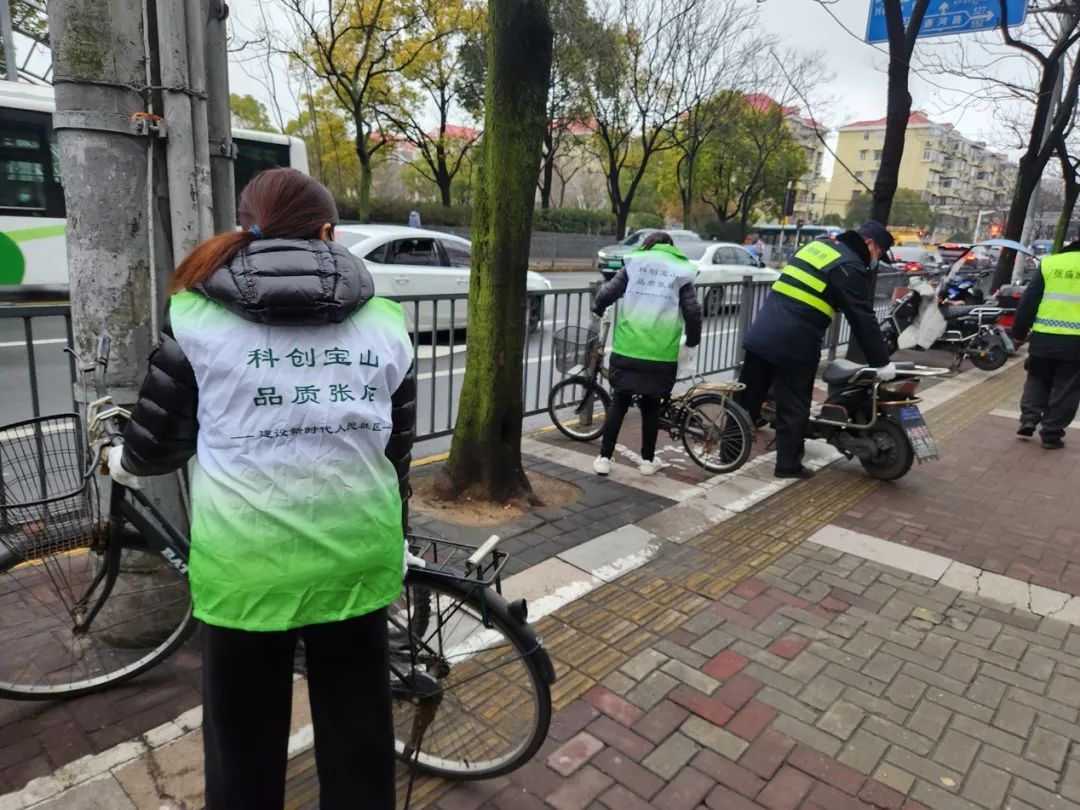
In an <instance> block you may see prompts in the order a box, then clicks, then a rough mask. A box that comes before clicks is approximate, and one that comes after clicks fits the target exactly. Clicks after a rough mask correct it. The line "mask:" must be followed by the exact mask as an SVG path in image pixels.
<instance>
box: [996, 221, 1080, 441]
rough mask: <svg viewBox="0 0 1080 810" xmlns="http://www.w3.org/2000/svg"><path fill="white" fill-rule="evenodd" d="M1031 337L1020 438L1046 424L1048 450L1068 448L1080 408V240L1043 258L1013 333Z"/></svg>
mask: <svg viewBox="0 0 1080 810" xmlns="http://www.w3.org/2000/svg"><path fill="white" fill-rule="evenodd" d="M1029 333H1030V335H1031V346H1030V347H1029V349H1028V358H1027V362H1025V363H1024V368H1026V369H1027V381H1026V382H1025V383H1024V393H1023V396H1022V397H1021V399H1020V428H1019V429H1018V430H1017V431H1016V432H1017V434H1018V435H1020V436H1024V437H1027V436H1033V435H1035V430H1036V428H1038V427H1039V426H1040V425H1041V426H1042V429H1041V430H1040V432H1039V435H1040V438H1041V439H1042V446H1043V447H1045V448H1046V449H1047V450H1059V449H1061V448H1062V447H1064V446H1065V429H1066V428H1067V427H1068V426H1069V424H1070V423H1071V422H1072V421H1073V419H1075V418H1076V411H1077V407H1078V406H1080V240H1078V241H1075V242H1073V243H1071V244H1070V245H1069V246H1068V247H1066V248H1064V249H1063V250H1062V251H1061V252H1060V253H1055V254H1053V255H1050V256H1045V257H1043V260H1042V262H1041V264H1040V267H1039V272H1038V273H1037V274H1036V275H1035V277H1034V278H1033V279H1032V280H1031V282H1030V283H1029V284H1028V286H1027V289H1026V290H1024V294H1023V295H1022V296H1021V297H1020V303H1019V304H1018V305H1017V307H1016V319H1015V321H1014V323H1013V328H1012V334H1013V337H1014V338H1016V339H1017V340H1020V341H1022V340H1024V339H1026V338H1027V337H1028V334H1029Z"/></svg>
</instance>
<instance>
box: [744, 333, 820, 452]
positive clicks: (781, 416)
mask: <svg viewBox="0 0 1080 810" xmlns="http://www.w3.org/2000/svg"><path fill="white" fill-rule="evenodd" d="M815 374H817V366H816V365H812V364H809V363H803V364H796V365H789V366H778V365H775V364H773V363H770V362H769V361H768V360H766V359H765V358H763V357H761V356H759V355H756V354H754V353H753V352H747V353H746V358H745V360H744V361H743V367H742V372H741V373H740V374H739V382H741V383H742V384H743V385H745V386H746V388H745V389H743V390H742V391H740V392H739V393H738V394H736V395H735V400H736V402H738V403H739V404H740V405H742V406H743V407H744V408H745V409H746V411H747V413H749V414H750V418H751V419H752V420H754V421H755V422H756V421H757V420H758V419H760V418H761V406H762V404H763V403H764V402H765V399H766V398H767V397H768V396H769V391H770V389H771V390H772V393H773V396H774V398H775V400H776V424H775V428H776V471H777V472H795V471H796V470H798V469H799V468H800V467H801V466H802V459H803V453H804V445H805V437H806V428H807V424H808V423H809V421H810V401H811V399H812V398H813V396H814V375H815Z"/></svg>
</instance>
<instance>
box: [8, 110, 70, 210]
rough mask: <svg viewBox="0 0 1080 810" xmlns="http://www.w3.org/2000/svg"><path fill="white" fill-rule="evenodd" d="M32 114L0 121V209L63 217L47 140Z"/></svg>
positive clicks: (45, 128) (59, 191)
mask: <svg viewBox="0 0 1080 810" xmlns="http://www.w3.org/2000/svg"><path fill="white" fill-rule="evenodd" d="M35 116H36V117H38V118H46V119H47V118H48V116H42V115H40V114H35V113H24V114H23V115H21V116H19V117H18V118H15V119H14V120H3V121H0V212H2V213H4V214H7V215H16V216H30V217H42V216H52V217H55V216H63V215H64V202H63V193H62V191H61V189H60V185H59V183H58V182H56V180H55V179H54V178H55V177H56V172H55V171H54V166H53V156H52V153H51V145H50V143H49V140H50V139H49V134H50V133H49V130H48V128H47V126H46V125H45V123H37V122H36V121H34V120H30V119H33V118H35Z"/></svg>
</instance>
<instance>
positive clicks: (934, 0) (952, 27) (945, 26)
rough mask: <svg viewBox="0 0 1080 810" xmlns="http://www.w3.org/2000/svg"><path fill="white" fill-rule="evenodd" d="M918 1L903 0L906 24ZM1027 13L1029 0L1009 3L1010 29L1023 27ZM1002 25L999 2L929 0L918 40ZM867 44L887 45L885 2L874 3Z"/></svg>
mask: <svg viewBox="0 0 1080 810" xmlns="http://www.w3.org/2000/svg"><path fill="white" fill-rule="evenodd" d="M914 4H915V0H900V9H901V11H902V12H903V14H904V24H905V25H907V21H908V19H909V18H910V17H911V7H912V6H913V5H914ZM1026 12H1027V2H1026V0H1006V20H1007V22H1008V24H1009V25H1010V26H1013V25H1020V23H1022V22H1023V21H1024V14H1025V13H1026ZM1000 24H1001V3H1000V0H930V6H929V7H928V8H927V9H926V16H924V17H923V24H922V29H921V30H920V31H919V37H943V36H949V35H950V34H966V33H970V32H973V31H986V30H988V29H993V28H997V27H998V26H999V25H1000ZM866 41H867V42H888V41H889V34H888V31H887V30H886V27H885V0H872V2H871V3H870V18H869V19H868V20H867V21H866Z"/></svg>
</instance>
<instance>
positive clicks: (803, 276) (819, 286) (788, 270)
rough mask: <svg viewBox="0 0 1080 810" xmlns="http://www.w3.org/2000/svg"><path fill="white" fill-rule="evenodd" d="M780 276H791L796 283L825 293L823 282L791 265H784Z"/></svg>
mask: <svg viewBox="0 0 1080 810" xmlns="http://www.w3.org/2000/svg"><path fill="white" fill-rule="evenodd" d="M780 272H781V274H782V275H785V276H791V277H792V278H793V279H795V280H796V281H801V282H802V283H803V284H805V285H806V286H807V287H809V288H810V289H811V290H817V291H818V292H825V282H824V281H822V280H821V279H820V278H818V277H817V276H815V275H811V274H810V273H807V272H806V271H805V270H800V269H799V268H798V267H794V266H793V265H790V264H789V265H786V266H785V267H784V269H783V270H781V271H780Z"/></svg>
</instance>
